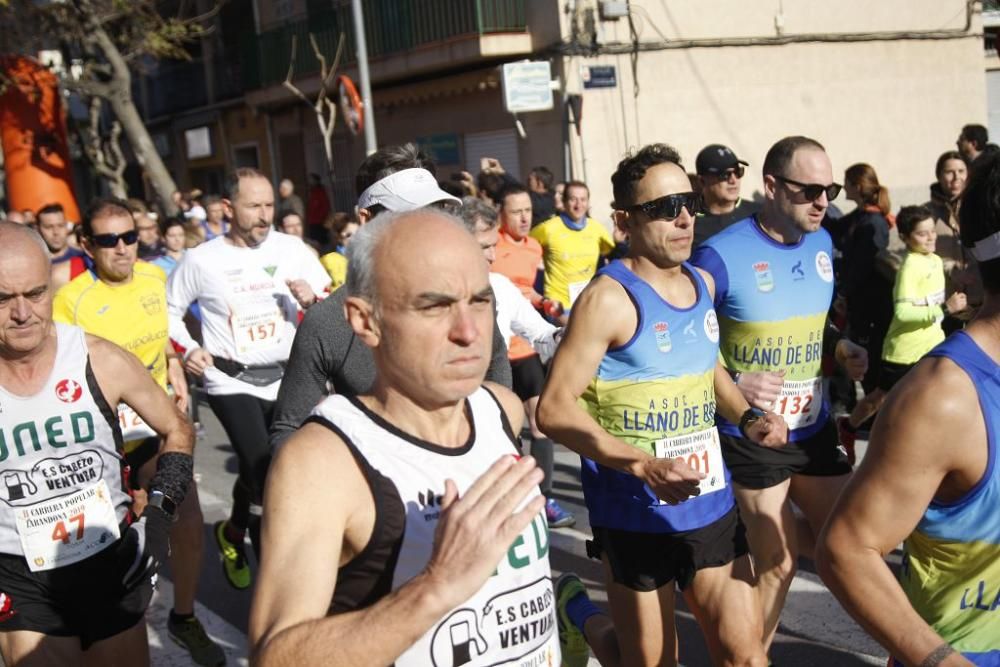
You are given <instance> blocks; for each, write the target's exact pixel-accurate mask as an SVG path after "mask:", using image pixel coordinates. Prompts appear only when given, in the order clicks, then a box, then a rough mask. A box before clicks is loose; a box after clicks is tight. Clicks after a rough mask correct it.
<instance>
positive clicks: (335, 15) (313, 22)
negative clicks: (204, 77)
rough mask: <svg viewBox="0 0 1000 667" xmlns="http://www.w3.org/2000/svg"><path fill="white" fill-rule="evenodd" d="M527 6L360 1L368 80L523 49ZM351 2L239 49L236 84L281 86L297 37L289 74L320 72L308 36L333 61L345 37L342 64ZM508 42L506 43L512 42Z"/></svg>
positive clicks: (513, 1)
mask: <svg viewBox="0 0 1000 667" xmlns="http://www.w3.org/2000/svg"><path fill="white" fill-rule="evenodd" d="M525 2H526V0H364V3H363V4H364V12H365V35H366V37H367V46H368V58H369V62H370V67H371V72H372V79H373V80H375V81H378V80H386V79H392V78H398V77H403V76H411V75H413V74H417V73H420V72H428V71H433V70H435V69H438V68H441V67H445V66H452V65H455V64H462V63H463V62H474V61H475V60H477V59H480V58H482V57H484V56H486V55H508V54H510V53H521V52H524V53H527V52H529V51H530V48H531V44H530V35H528V33H527V20H526V15H525ZM353 26H354V23H353V19H352V16H351V6H350V2H347V1H343V2H339V3H338V4H337V5H336V6H335V7H334V8H333V9H331V10H327V11H323V12H317V13H315V14H312V15H310V16H309V17H308V18H307V19H302V20H298V21H293V22H290V23H287V24H285V25H283V26H281V27H280V28H274V29H271V30H267V31H265V32H263V33H261V34H259V35H247V37H246V38H245V40H244V43H243V54H244V58H243V65H244V68H243V85H244V88H246V89H247V90H250V89H254V88H266V87H269V86H273V85H275V84H280V83H281V82H282V81H284V79H285V75H286V74H287V73H288V63H289V56H290V54H291V44H292V36H293V35H294V36H295V37H296V61H295V76H296V78H298V77H300V76H306V75H311V74H316V73H318V72H319V62H318V61H317V59H316V57H315V55H314V54H313V51H312V47H311V46H310V44H309V34H310V33H312V35H313V36H314V37H315V38H316V42H317V44H318V45H319V48H320V50H321V51H322V52H323V53H324V54H325V55H326V56H327V57H328V58H329V59H331V60H332V58H333V54H334V53H335V52H336V50H337V41H338V39H339V38H340V33H341V32H343V33H344V35H345V40H344V41H345V44H344V55H343V58H342V64H343V65H348V66H349V65H351V64H352V63H353V62H354V60H355V41H354V27H353ZM511 38H513V39H511Z"/></svg>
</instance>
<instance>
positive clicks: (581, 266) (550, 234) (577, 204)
mask: <svg viewBox="0 0 1000 667" xmlns="http://www.w3.org/2000/svg"><path fill="white" fill-rule="evenodd" d="M563 206H564V210H563V211H562V212H560V213H558V214H557V215H554V216H553V217H551V218H549V219H548V220H546V221H545V222H543V223H541V224H540V225H538V226H537V227H535V228H534V229H532V230H531V236H532V238H534V239H535V240H536V241H538V243H539V244H541V246H542V250H543V251H544V255H543V261H544V263H545V290H544V291H545V298H546V299H552V300H553V301H558V302H559V303H561V304H562V305H563V306H564V307H565V308H566V309H567V310H568V309H570V308H571V307H572V306H573V302H574V301H576V297H578V296H579V295H580V292H582V291H583V288H584V287H586V286H587V283H589V282H590V279H591V278H593V277H594V273H596V272H597V261H598V259H599V258H600V257H601V256H602V255H607V254H608V253H610V252H611V251H612V250H614V247H615V242H614V239H612V238H611V234H610V233H609V232H608V230H607V229H605V228H604V225H602V224H601V223H599V222H597V221H596V220H594V219H593V218H591V217H588V215H587V213H588V211H589V210H590V190H589V189H588V188H587V184H586V183H584V182H582V181H570V182H569V183H567V184H566V188H565V189H564V190H563Z"/></svg>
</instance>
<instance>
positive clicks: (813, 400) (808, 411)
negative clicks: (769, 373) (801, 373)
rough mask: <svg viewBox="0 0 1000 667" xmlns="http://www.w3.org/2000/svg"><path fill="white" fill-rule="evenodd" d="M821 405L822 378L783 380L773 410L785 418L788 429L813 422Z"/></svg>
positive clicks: (801, 426)
mask: <svg viewBox="0 0 1000 667" xmlns="http://www.w3.org/2000/svg"><path fill="white" fill-rule="evenodd" d="M822 407H823V378H815V379H813V380H798V381H793V380H785V383H784V384H783V385H781V395H780V396H778V400H777V401H775V403H774V411H775V412H777V413H778V414H779V415H781V416H782V417H784V418H785V422H786V423H787V424H788V429H789V430H792V429H796V428H803V427H805V426H810V425H812V424H814V423H815V422H816V419H817V418H818V417H819V412H820V409H821V408H822Z"/></svg>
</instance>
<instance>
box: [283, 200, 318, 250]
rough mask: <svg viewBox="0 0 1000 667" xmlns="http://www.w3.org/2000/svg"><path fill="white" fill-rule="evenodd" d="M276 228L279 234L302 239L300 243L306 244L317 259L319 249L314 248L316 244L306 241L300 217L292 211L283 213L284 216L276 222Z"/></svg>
mask: <svg viewBox="0 0 1000 667" xmlns="http://www.w3.org/2000/svg"><path fill="white" fill-rule="evenodd" d="M277 228H278V231H279V232H283V233H285V234H290V235H292V236H294V237H296V238H300V239H302V242H303V243H305V244H306V247H308V248H309V249H310V250H312V251H313V254H314V255H316V256H317V257H319V249H318V248H317V247H316V245H317V244H316V242H315V241H313V240H312V239H307V238H306V237H305V232H306V230H305V225H303V224H302V216H300V215H299V214H298V213H295V212H293V211H285V213H284V215H282V216H281V218H280V219H279V220H278V224H277Z"/></svg>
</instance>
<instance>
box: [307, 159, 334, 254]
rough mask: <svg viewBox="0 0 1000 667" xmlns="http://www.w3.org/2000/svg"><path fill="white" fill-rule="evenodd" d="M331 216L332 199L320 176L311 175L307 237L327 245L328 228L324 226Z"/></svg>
mask: <svg viewBox="0 0 1000 667" xmlns="http://www.w3.org/2000/svg"><path fill="white" fill-rule="evenodd" d="M329 214H330V198H329V197H328V196H327V194H326V188H324V187H323V181H322V179H320V176H319V174H309V203H308V205H307V207H306V231H307V236H308V237H309V238H311V239H312V240H313V241H315V242H316V243H318V244H320V245H322V244H323V243H326V228H325V227H324V226H323V225H324V223H325V222H326V217H327V216H328V215H329Z"/></svg>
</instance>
